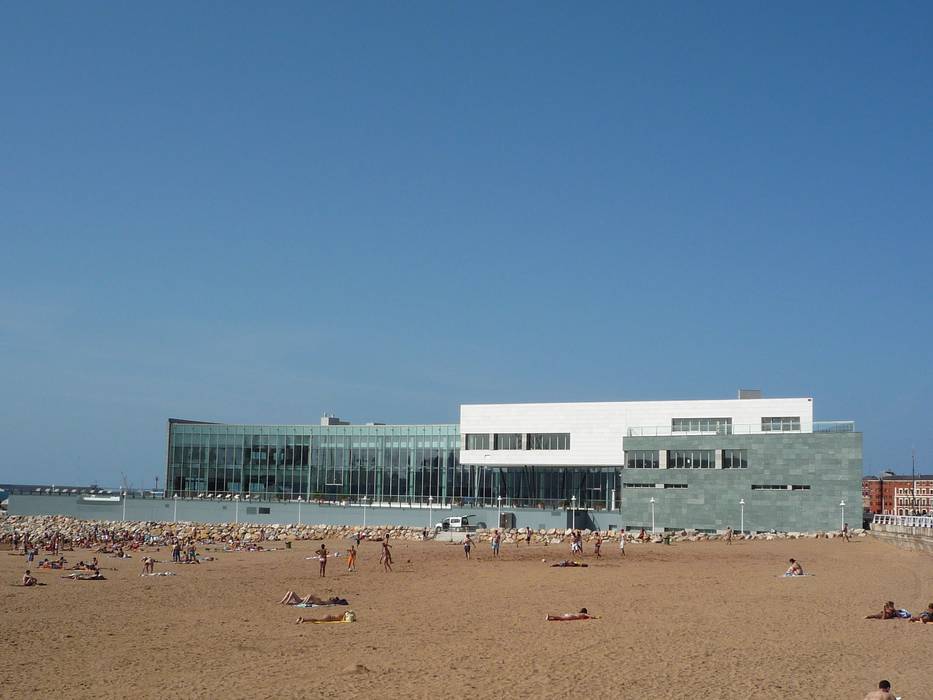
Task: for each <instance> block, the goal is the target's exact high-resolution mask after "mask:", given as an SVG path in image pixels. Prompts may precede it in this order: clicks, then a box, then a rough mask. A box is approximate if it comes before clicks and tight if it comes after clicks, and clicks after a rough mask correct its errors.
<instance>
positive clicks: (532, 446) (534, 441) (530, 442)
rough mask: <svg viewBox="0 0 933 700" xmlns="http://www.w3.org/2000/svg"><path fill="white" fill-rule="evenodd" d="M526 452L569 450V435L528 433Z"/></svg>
mask: <svg viewBox="0 0 933 700" xmlns="http://www.w3.org/2000/svg"><path fill="white" fill-rule="evenodd" d="M525 449H526V450H569V449H570V433H528V434H527V435H526V436H525Z"/></svg>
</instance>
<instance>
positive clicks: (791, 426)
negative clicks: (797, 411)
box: [761, 416, 800, 433]
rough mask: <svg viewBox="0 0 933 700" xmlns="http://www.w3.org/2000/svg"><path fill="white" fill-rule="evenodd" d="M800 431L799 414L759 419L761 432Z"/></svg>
mask: <svg viewBox="0 0 933 700" xmlns="http://www.w3.org/2000/svg"><path fill="white" fill-rule="evenodd" d="M794 431H796V432H800V416H782V417H773V418H762V419H761V432H763V433H780V432H784V433H787V432H794Z"/></svg>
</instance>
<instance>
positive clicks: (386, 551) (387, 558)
mask: <svg viewBox="0 0 933 700" xmlns="http://www.w3.org/2000/svg"><path fill="white" fill-rule="evenodd" d="M381 561H382V568H383V570H384V571H386V572H388V571H392V545H390V544H389V536H388V535H386V536H385V539H384V540H382V558H381Z"/></svg>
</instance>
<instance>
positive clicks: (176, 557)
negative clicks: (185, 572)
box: [172, 539, 181, 564]
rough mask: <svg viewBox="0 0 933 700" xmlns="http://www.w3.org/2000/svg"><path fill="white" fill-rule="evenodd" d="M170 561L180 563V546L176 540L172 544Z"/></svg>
mask: <svg viewBox="0 0 933 700" xmlns="http://www.w3.org/2000/svg"><path fill="white" fill-rule="evenodd" d="M172 561H173V562H175V563H176V564H177V563H179V562H180V561H181V545H180V544H178V540H177V539H176V540H175V541H174V542H172Z"/></svg>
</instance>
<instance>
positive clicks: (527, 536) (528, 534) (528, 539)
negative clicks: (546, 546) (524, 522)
mask: <svg viewBox="0 0 933 700" xmlns="http://www.w3.org/2000/svg"><path fill="white" fill-rule="evenodd" d="M525 544H527V545H528V546H529V547H530V546H531V528H530V527H526V528H525Z"/></svg>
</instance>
